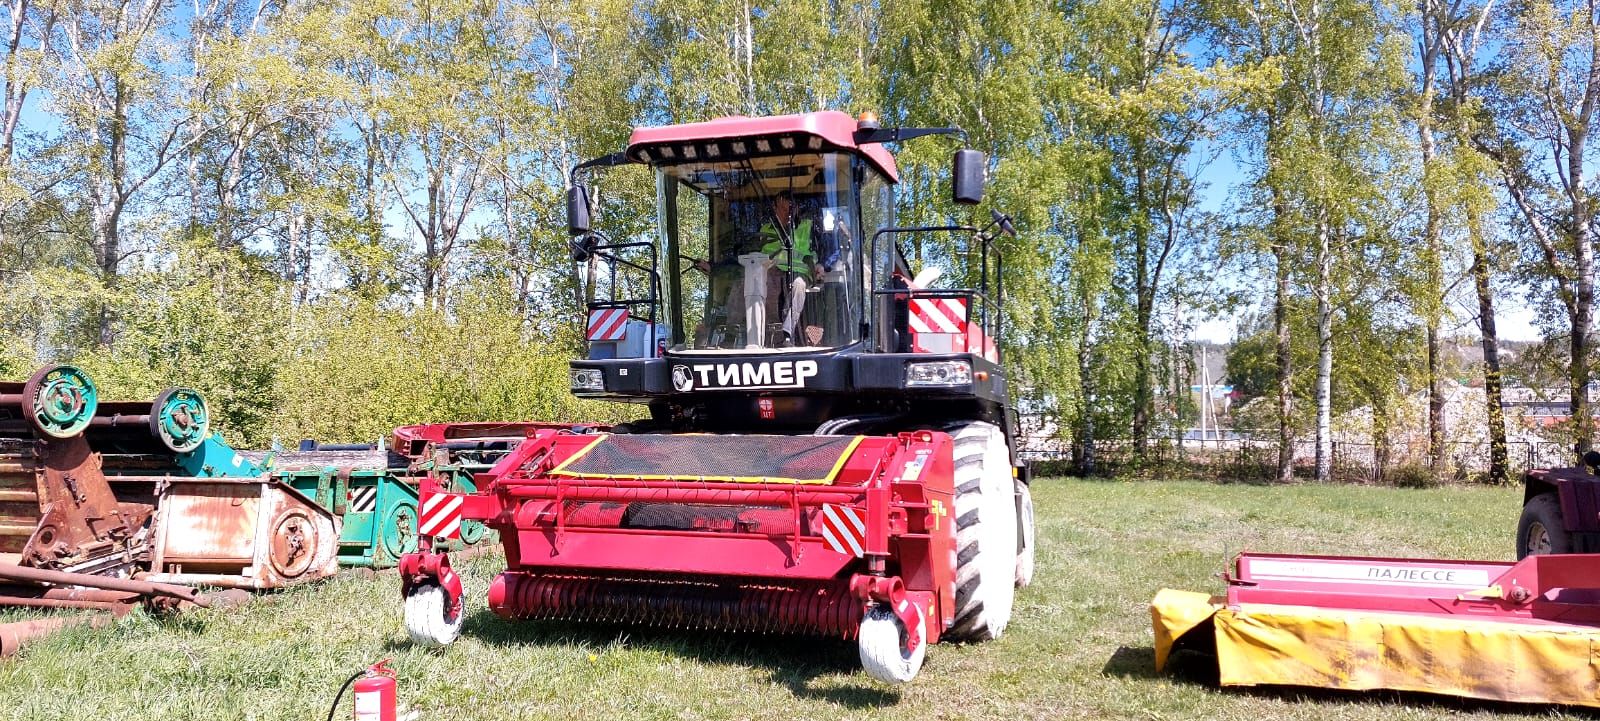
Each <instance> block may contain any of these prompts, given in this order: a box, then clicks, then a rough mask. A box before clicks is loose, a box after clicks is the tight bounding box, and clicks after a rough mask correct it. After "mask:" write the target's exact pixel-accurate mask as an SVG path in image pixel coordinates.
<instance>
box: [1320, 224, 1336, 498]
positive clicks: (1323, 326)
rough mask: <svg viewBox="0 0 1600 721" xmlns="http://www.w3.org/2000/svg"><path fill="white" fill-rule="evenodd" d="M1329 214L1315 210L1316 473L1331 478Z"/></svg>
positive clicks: (1331, 314) (1331, 325)
mask: <svg viewBox="0 0 1600 721" xmlns="http://www.w3.org/2000/svg"><path fill="white" fill-rule="evenodd" d="M1330 236H1331V231H1330V230H1329V228H1328V211H1327V210H1325V209H1321V208H1319V209H1318V210H1317V281H1316V282H1317V287H1316V296H1317V391H1316V396H1317V471H1316V474H1317V475H1316V477H1317V480H1318V481H1321V482H1327V481H1329V480H1331V479H1332V476H1333V247H1332V245H1333V243H1332V238H1331V237H1330Z"/></svg>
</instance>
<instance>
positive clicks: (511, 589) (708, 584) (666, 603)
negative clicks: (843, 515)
mask: <svg viewBox="0 0 1600 721" xmlns="http://www.w3.org/2000/svg"><path fill="white" fill-rule="evenodd" d="M489 608H490V609H491V610H493V611H494V612H495V613H496V614H497V615H499V616H501V617H502V618H507V619H533V620H554V621H577V622H584V623H618V624H631V625H640V626H655V627H660V628H683V629H698V630H707V631H732V632H744V633H772V634H805V635H816V636H831V637H835V638H842V639H852V638H855V635H856V631H857V630H858V629H859V627H860V625H861V616H862V604H861V602H860V601H859V600H857V599H855V598H854V597H852V596H851V595H850V591H849V588H848V587H847V586H846V585H844V584H839V583H833V584H796V585H765V584H751V583H748V582H746V583H738V582H732V581H729V582H714V581H704V580H697V581H689V580H655V579H623V578H600V577H589V576H558V575H543V576H538V575H533V574H529V573H520V572H515V571H507V572H505V573H501V574H500V575H499V576H497V577H495V580H494V583H493V584H492V585H491V586H490V588H489Z"/></svg>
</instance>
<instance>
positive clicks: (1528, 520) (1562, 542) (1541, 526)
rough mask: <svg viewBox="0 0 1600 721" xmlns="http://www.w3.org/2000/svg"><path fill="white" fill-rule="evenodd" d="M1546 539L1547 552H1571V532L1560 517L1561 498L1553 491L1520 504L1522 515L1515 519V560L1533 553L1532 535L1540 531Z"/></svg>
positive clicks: (1536, 534)
mask: <svg viewBox="0 0 1600 721" xmlns="http://www.w3.org/2000/svg"><path fill="white" fill-rule="evenodd" d="M1541 532H1542V533H1543V535H1544V536H1545V537H1546V538H1547V539H1548V541H1549V545H1550V550H1549V551H1548V553H1572V552H1573V548H1572V534H1570V533H1567V526H1566V524H1565V523H1564V522H1563V521H1562V519H1561V499H1560V498H1559V497H1557V496H1556V494H1555V493H1541V494H1539V495H1537V496H1534V497H1533V498H1530V499H1528V502H1527V503H1526V504H1524V505H1523V506H1522V517H1521V518H1519V519H1517V560H1522V559H1524V558H1527V557H1528V556H1530V555H1532V554H1533V551H1534V549H1533V548H1530V546H1531V545H1532V543H1531V541H1532V540H1533V537H1536V536H1538V535H1540V533H1541Z"/></svg>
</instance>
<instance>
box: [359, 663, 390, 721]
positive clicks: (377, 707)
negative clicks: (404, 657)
mask: <svg viewBox="0 0 1600 721" xmlns="http://www.w3.org/2000/svg"><path fill="white" fill-rule="evenodd" d="M394 689H395V683H394V671H393V670H391V669H390V668H389V659H384V660H382V661H379V662H377V663H375V664H372V666H371V667H369V668H368V669H367V672H366V675H365V676H363V677H362V678H361V680H360V681H357V682H356V687H355V692H356V721H395V718H394Z"/></svg>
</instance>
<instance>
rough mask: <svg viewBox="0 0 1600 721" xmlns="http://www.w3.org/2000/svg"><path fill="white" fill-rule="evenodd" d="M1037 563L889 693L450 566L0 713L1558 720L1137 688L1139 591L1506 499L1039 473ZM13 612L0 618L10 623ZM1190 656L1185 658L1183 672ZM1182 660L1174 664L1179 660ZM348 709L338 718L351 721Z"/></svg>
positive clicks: (111, 657)
mask: <svg viewBox="0 0 1600 721" xmlns="http://www.w3.org/2000/svg"><path fill="white" fill-rule="evenodd" d="M1035 488H1036V490H1035V493H1036V503H1037V507H1038V513H1039V525H1038V528H1039V534H1040V540H1039V569H1038V576H1037V580H1036V582H1035V584H1034V585H1033V586H1032V587H1030V588H1028V589H1025V590H1024V591H1023V592H1021V594H1020V595H1019V597H1018V605H1017V609H1016V615H1015V617H1014V620H1013V621H1012V624H1011V627H1010V629H1009V630H1008V631H1007V632H1006V635H1005V638H1004V639H1002V640H1001V641H998V642H995V643H989V644H979V645H941V646H936V647H934V648H932V649H930V650H929V653H928V660H927V664H926V665H925V666H924V668H923V670H922V675H921V676H920V677H919V678H918V679H917V680H916V681H914V682H913V683H911V684H909V685H906V686H903V687H891V686H887V685H883V684H880V683H878V682H875V681H873V680H872V679H870V678H868V677H866V676H865V675H864V674H862V673H861V672H860V671H859V670H858V668H857V662H856V659H855V648H854V646H853V645H851V644H847V643H842V642H837V641H825V640H816V639H808V638H775V637H757V636H742V635H729V634H715V633H691V632H684V631H671V630H667V631H658V630H649V629H641V628H618V627H604V628H596V627H587V626H576V625H568V624H555V623H518V624H513V623H506V622H502V621H500V620H499V619H497V618H495V617H494V616H492V615H491V614H489V613H488V611H487V610H486V609H485V608H484V600H483V599H484V594H485V590H486V588H487V585H488V582H489V579H490V578H491V577H492V576H493V574H494V572H495V571H497V570H498V567H499V566H500V565H501V561H500V560H499V559H498V557H486V558H482V559H478V560H476V561H474V562H471V563H469V564H465V569H464V571H465V577H466V581H467V591H468V597H469V601H470V603H471V605H470V607H469V618H468V620H467V624H466V628H465V632H464V637H463V638H462V639H461V640H459V641H457V642H456V643H455V644H454V645H452V646H450V647H448V648H446V649H443V650H423V649H419V648H414V647H412V646H411V645H410V644H409V643H408V642H407V641H406V638H405V633H404V631H403V630H402V628H401V625H400V599H399V597H398V581H397V579H396V577H395V575H394V574H393V573H392V572H390V573H385V574H379V575H377V576H376V577H372V578H359V577H354V576H351V577H341V578H339V579H336V580H333V581H331V582H328V583H324V584H321V585H319V586H315V587H307V588H299V589H294V590H290V591H287V592H284V593H280V594H277V595H275V596H272V597H268V598H264V599H262V600H259V601H257V602H255V603H253V604H251V605H249V606H246V607H244V608H239V609H233V610H225V611H222V610H219V611H200V612H196V613H191V614H187V615H184V616H180V617H177V618H170V619H153V618H149V617H145V616H140V615H135V616H133V617H131V618H129V619H127V620H125V621H123V622H122V623H120V624H118V625H117V626H115V627H113V628H110V629H104V630H82V631H73V632H69V633H66V634H62V635H58V636H55V637H52V638H50V639H48V640H46V641H43V642H41V643H39V644H37V645H35V646H32V647H30V648H29V649H27V650H25V651H24V653H23V654H22V655H20V656H19V657H17V658H14V659H9V660H4V661H0V717H3V718H25V719H94V718H117V719H194V718H205V719H296V720H304V719H321V718H323V717H324V715H325V714H326V713H327V708H328V703H329V701H330V700H331V698H332V696H333V694H334V692H335V691H336V690H337V689H338V686H339V684H340V683H341V682H342V681H343V680H344V679H345V678H346V677H347V676H348V675H349V674H350V673H351V672H352V671H353V670H355V669H357V668H359V667H361V666H364V665H366V664H368V663H371V662H373V661H377V660H379V659H382V658H386V657H392V658H393V664H392V665H393V667H394V668H395V669H396V670H397V671H398V672H399V676H400V679H399V684H400V698H401V701H402V703H403V704H404V705H406V706H409V707H410V708H411V709H414V710H417V711H419V712H420V714H421V718H422V719H427V720H432V719H523V718H556V719H563V720H575V719H603V720H604V721H621V720H623V719H636V718H643V719H698V718H707V719H828V720H830V721H836V720H838V719H856V718H860V719H896V720H899V721H904V720H909V719H915V720H918V721H923V720H927V719H1061V718H1087V717H1094V718H1113V719H1122V718H1127V719H1185V718H1203V719H1251V720H1253V721H1259V720H1263V719H1386V720H1387V719H1412V718H1418V719H1420V718H1446V717H1452V718H1454V717H1461V716H1466V717H1479V718H1488V717H1492V716H1497V715H1513V716H1519V715H1528V716H1543V717H1561V716H1564V715H1565V714H1567V713H1569V711H1568V710H1563V709H1554V708H1549V707H1540V706H1515V705H1504V704H1487V703H1478V702H1472V701H1460V700H1452V699H1445V698H1436V697H1431V696H1425V695H1400V694H1347V693H1334V692H1321V691H1301V690H1276V691H1265V692H1263V691H1241V690H1220V689H1217V688H1215V687H1212V686H1209V685H1206V684H1205V683H1202V682H1200V681H1196V680H1191V679H1193V678H1197V677H1201V676H1204V673H1198V672H1190V673H1184V674H1181V675H1179V676H1170V675H1157V674H1155V673H1154V672H1153V671H1152V670H1151V659H1152V652H1151V648H1150V647H1151V632H1150V622H1149V611H1148V609H1147V604H1148V602H1149V600H1150V597H1151V596H1152V595H1153V594H1154V593H1155V592H1156V590H1157V589H1159V588H1162V587H1175V588H1185V589H1192V590H1202V591H1216V590H1220V589H1221V582H1220V581H1219V580H1218V579H1217V574H1218V572H1220V571H1221V570H1222V569H1223V565H1224V563H1225V562H1226V560H1227V559H1228V558H1229V556H1230V555H1231V554H1233V553H1235V552H1237V551H1239V550H1241V549H1251V550H1258V551H1278V552H1302V553H1344V554H1379V555H1390V554H1392V555H1406V556H1439V557H1449V558H1492V559H1504V558H1508V557H1510V555H1511V549H1512V535H1513V534H1512V529H1513V525H1514V523H1515V520H1516V516H1517V512H1518V504H1519V503H1520V501H1521V496H1520V491H1519V490H1518V489H1515V488H1446V489H1435V490H1400V489H1388V488H1362V487H1353V486H1315V485H1300V486H1290V487H1263V486H1250V485H1214V484H1205V483H1187V482H1109V481H1086V480H1061V479H1045V480H1040V481H1038V482H1037V483H1036V484H1035ZM16 615H17V614H15V613H14V612H13V613H10V614H8V616H11V617H15V616H16ZM1191 660H1192V659H1191ZM1196 665H1199V664H1191V666H1196ZM348 704H349V700H348V697H347V698H346V701H345V705H343V706H342V707H341V708H340V710H339V713H338V714H337V715H336V716H335V717H336V718H349V717H350V714H351V711H350V710H349V706H348Z"/></svg>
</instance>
